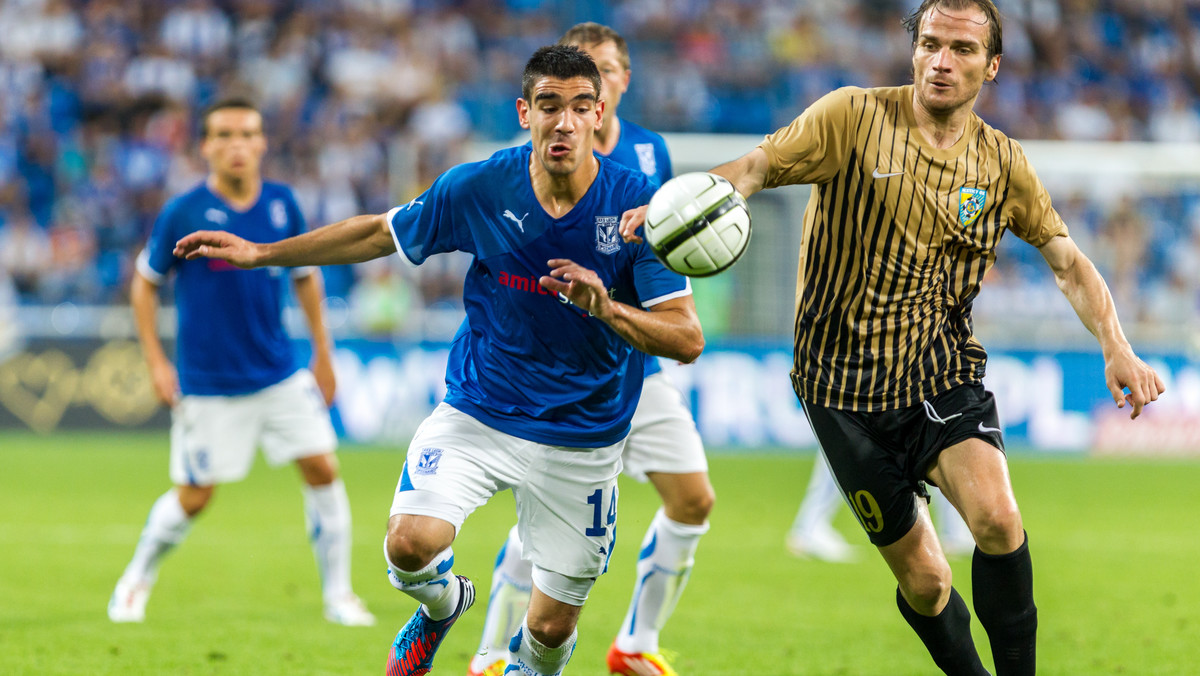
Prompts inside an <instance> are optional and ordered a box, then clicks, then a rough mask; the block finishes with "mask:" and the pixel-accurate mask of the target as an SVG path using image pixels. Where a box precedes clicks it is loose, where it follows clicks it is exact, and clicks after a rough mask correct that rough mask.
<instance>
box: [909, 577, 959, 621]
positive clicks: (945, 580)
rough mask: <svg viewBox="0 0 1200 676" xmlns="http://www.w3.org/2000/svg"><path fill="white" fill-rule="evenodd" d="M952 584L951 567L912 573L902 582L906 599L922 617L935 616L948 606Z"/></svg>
mask: <svg viewBox="0 0 1200 676" xmlns="http://www.w3.org/2000/svg"><path fill="white" fill-rule="evenodd" d="M952 584H953V577H952V576H951V573H950V568H949V566H945V567H942V566H935V567H931V568H927V569H923V570H920V571H914V572H910V573H909V574H908V575H906V576H905V577H904V579H902V580H900V587H901V590H902V592H903V594H904V598H905V599H906V600H907V601H908V604H909V605H910V606H912V608H913V610H915V611H917V612H918V613H920V614H922V615H934V614H936V613H937V612H938V611H939V610H940V609H941V608H942V607H944V606H945V605H946V601H947V600H948V599H949V598H950V587H951V585H952Z"/></svg>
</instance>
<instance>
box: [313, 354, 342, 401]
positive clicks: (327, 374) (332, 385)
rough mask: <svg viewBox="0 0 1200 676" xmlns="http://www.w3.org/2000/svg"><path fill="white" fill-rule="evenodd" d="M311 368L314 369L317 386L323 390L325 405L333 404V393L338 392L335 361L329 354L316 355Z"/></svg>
mask: <svg viewBox="0 0 1200 676" xmlns="http://www.w3.org/2000/svg"><path fill="white" fill-rule="evenodd" d="M309 368H311V369H312V372H313V377H315V378H316V379H317V388H318V389H320V390H321V396H322V397H323V398H324V399H325V405H326V406H333V395H334V394H335V393H336V392H337V376H336V375H334V372H333V362H332V361H331V360H330V359H329V355H319V354H318V355H316V356H314V357H313V360H312V364H310V365H309Z"/></svg>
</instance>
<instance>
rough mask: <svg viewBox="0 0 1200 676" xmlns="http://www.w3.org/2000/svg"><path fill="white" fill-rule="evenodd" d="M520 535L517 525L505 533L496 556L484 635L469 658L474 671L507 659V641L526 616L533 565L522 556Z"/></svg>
mask: <svg viewBox="0 0 1200 676" xmlns="http://www.w3.org/2000/svg"><path fill="white" fill-rule="evenodd" d="M521 554H522V547H521V538H520V537H519V536H518V535H517V527H516V526H513V527H512V530H510V531H509V532H508V539H506V540H505V541H504V545H503V546H502V547H501V548H500V553H499V554H498V555H497V556H496V567H495V568H493V569H492V592H491V595H490V596H489V597H488V606H487V617H486V618H484V620H483V637H482V638H481V639H480V641H479V651H478V652H477V653H476V654H475V656H474V657H472V658H471V666H472V667H473V668H474V669H475V670H476V671H482V670H483V668H484V667H486V666H488V665H489V664H493V663H494V662H496V660H507V659H508V644H509V642H510V641H511V640H512V638H513V636H515V635H516V634H517V630H518V629H520V627H521V621H522V620H523V619H524V618H525V611H526V610H527V609H528V608H529V595H530V593H531V591H532V589H533V564H531V563H530V562H528V561H525V560H524V559H522V558H521Z"/></svg>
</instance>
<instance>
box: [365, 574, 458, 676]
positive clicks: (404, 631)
mask: <svg viewBox="0 0 1200 676" xmlns="http://www.w3.org/2000/svg"><path fill="white" fill-rule="evenodd" d="M457 577H458V584H459V590H460V592H461V593H460V594H459V597H458V607H457V608H455V609H454V614H453V615H451V616H450V617H447V618H446V619H444V620H431V619H429V616H428V615H426V614H425V613H424V611H422V610H421V609H420V608H417V612H415V613H413V616H412V617H411V618H409V620H408V623H407V624H405V625H404V627H402V628H401V629H400V633H398V634H396V640H395V641H393V642H392V650H391V652H389V653H388V661H387V671H386V672H385V673H386V674H387V676H424V675H425V674H428V673H429V670H430V669H432V668H433V656H434V654H435V653H437V649H438V646H440V645H441V644H442V639H444V638H446V632H448V631H450V627H452V626H454V622H455V621H456V620H458V618H459V617H461V616H462V614H463V613H464V612H465V611H466V610H467V608H470V607H471V604H473V603H475V585H473V584H471V581H470V580H468V579H467V578H466V577H464V576H462V575H459V576H457Z"/></svg>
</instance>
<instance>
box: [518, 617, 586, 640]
mask: <svg viewBox="0 0 1200 676" xmlns="http://www.w3.org/2000/svg"><path fill="white" fill-rule="evenodd" d="M525 623H526V625H527V626H528V627H529V635H530V636H532V637H533V638H535V639H537V641H538V643H541V644H542V645H544V646H546V647H547V648H557V647H559V646H560V645H562V644H563V643H565V642H566V640H567V639H569V638H571V634H572V633H573V632H574V631H575V620H574V619H572V618H568V617H545V616H543V617H526V618H525Z"/></svg>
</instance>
